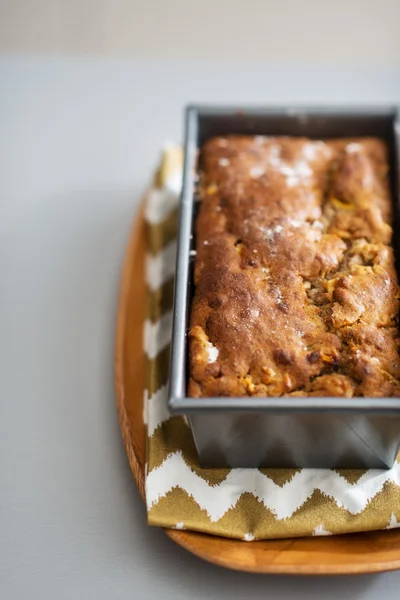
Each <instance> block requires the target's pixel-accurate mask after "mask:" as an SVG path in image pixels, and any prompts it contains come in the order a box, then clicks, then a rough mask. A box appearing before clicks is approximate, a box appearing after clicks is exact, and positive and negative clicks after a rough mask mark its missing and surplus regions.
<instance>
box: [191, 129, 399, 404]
mask: <svg viewBox="0 0 400 600" xmlns="http://www.w3.org/2000/svg"><path fill="white" fill-rule="evenodd" d="M198 194H199V199H200V204H199V212H198V217H197V220H196V256H195V273H194V278H195V286H196V289H195V295H194V299H193V303H192V307H191V317H190V331H189V371H190V373H189V375H190V379H189V386H188V393H189V395H190V396H195V397H198V396H205V397H213V396H246V395H249V396H281V395H296V396H370V397H373V396H394V395H395V396H397V395H399V393H400V385H399V379H400V357H399V351H398V329H397V316H398V311H399V303H398V298H397V295H398V284H397V274H396V271H395V267H394V256H393V249H392V247H391V236H392V227H391V224H392V202H391V198H390V190H389V184H388V156H387V148H386V146H385V144H384V143H383V142H382V141H380V140H379V139H375V138H361V139H338V140H329V141H314V140H309V139H306V138H290V137H275V138H274V137H263V136H256V137H243V136H229V137H226V138H214V139H211V140H209V141H208V142H207V143H206V144H205V145H204V146H203V148H202V151H201V156H200V181H199V190H198Z"/></svg>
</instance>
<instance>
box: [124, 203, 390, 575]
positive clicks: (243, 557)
mask: <svg viewBox="0 0 400 600" xmlns="http://www.w3.org/2000/svg"><path fill="white" fill-rule="evenodd" d="M144 233H145V224H144V218H143V205H142V207H141V209H140V211H139V213H138V216H137V219H136V223H135V225H134V227H133V231H132V235H131V239H130V242H129V246H128V249H127V254H126V257H125V264H124V269H123V275H122V283H121V290H120V298H119V307H118V321H117V338H116V356H115V384H116V395H117V406H118V414H119V420H120V425H121V431H122V436H123V440H124V444H125V448H126V452H127V455H128V459H129V464H130V467H131V470H132V473H133V476H134V478H135V480H136V483H137V486H138V488H139V491H140V494H141V496H142V498H143V499H144V467H145V460H146V447H145V428H144V424H143V411H142V403H143V389H144V356H143V336H142V330H143V318H144V311H145V291H146V290H145V283H144V257H145V236H144ZM165 533H166V534H167V535H168V536H169V537H170V538H171V539H172V540H174V541H175V542H176V543H177V544H179V545H181V546H183V547H184V548H186V549H187V550H189V552H192V553H193V554H196V555H197V556H200V557H201V558H203V559H205V560H208V561H210V562H213V563H215V564H217V565H220V566H223V567H229V568H231V569H236V570H240V571H251V572H254V573H287V574H303V575H322V574H324V575H325V574H326V575H333V574H350V573H374V572H380V571H391V570H395V569H400V530H391V531H379V532H371V533H362V534H352V535H341V536H332V537H331V536H329V537H315V538H296V539H284V540H266V541H255V542H242V541H238V540H230V539H226V538H221V537H215V536H210V535H205V534H199V533H193V532H189V531H175V530H165Z"/></svg>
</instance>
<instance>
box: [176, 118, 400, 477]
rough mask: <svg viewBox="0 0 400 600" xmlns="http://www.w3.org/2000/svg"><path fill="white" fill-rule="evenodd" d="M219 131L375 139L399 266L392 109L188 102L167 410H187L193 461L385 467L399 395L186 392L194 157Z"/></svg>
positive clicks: (398, 160) (396, 131)
mask: <svg viewBox="0 0 400 600" xmlns="http://www.w3.org/2000/svg"><path fill="white" fill-rule="evenodd" d="M228 134H260V135H262V134H264V135H291V136H308V137H310V138H330V137H357V136H378V137H380V138H383V139H384V140H385V141H386V142H387V144H388V146H389V150H390V163H391V164H390V167H391V168H390V181H391V187H392V198H393V202H394V209H395V210H394V213H395V220H394V231H395V235H394V240H393V243H394V246H395V253H396V261H397V266H399V265H400V235H399V233H400V229H399V226H400V218H399V216H400V210H399V206H400V195H399V191H400V184H399V173H400V150H399V148H400V123H399V110H398V108H396V107H376V108H375V107H374V108H370V107H368V108H366V107H351V108H342V107H341V108H326V107H323V108H304V107H290V108H289V107H288V108H244V109H243V108H240V109H239V108H212V107H189V108H188V109H187V110H186V142H185V167H184V181H183V191H182V200H181V206H180V220H179V234H178V256H177V270H176V280H175V300H174V324H173V335H172V353H171V368H170V394H169V400H168V403H169V408H170V410H171V412H172V413H175V414H180V415H185V416H186V417H187V418H188V420H189V423H190V426H191V429H192V432H193V437H194V440H195V444H196V447H197V451H198V454H199V459H200V462H201V464H202V465H203V466H207V467H224V466H227V467H261V466H262V467H317V468H319V467H323V468H327V467H331V468H332V467H342V468H388V467H391V466H392V465H393V463H394V460H395V457H396V454H397V451H398V448H399V446H400V398H326V397H324V398H254V397H253V398H252V397H245V398H233V397H229V398H226V397H224V398H188V397H187V396H186V389H187V374H188V348H187V330H188V318H189V311H190V304H191V299H192V295H193V264H192V262H193V258H192V257H191V255H190V250H191V249H193V248H194V246H195V239H194V227H193V225H194V221H195V218H196V202H195V176H196V169H197V156H198V151H199V148H200V147H201V145H202V144H203V143H204V142H205V141H206V140H207V139H208V138H210V137H213V136H216V135H228ZM398 271H399V269H398Z"/></svg>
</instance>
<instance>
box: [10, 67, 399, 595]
mask: <svg viewBox="0 0 400 600" xmlns="http://www.w3.org/2000/svg"><path fill="white" fill-rule="evenodd" d="M396 69H397V70H396ZM0 89H1V94H0V211H1V214H0V261H1V270H2V277H3V279H2V287H1V295H0V315H1V338H0V340H1V346H0V347H1V360H0V364H1V378H0V386H1V389H0V509H1V510H0V540H1V542H0V597H1V598H2V599H3V598H4V599H5V600H8V599H12V600H14V599H18V600H20V599H25V598H30V599H36V598H37V599H40V600H47V599H49V600H50V599H54V598H57V599H60V600H62V599H64V598H65V599H72V598H73V599H75V598H91V597H96V598H99V599H103V598H104V599H106V598H113V599H116V600H118V599H120V598H135V599H136V598H157V597H163V598H174V600H179V599H181V598H182V599H183V598H187V597H188V596H190V597H192V598H195V599H200V598H232V599H236V598H244V597H246V596H247V597H248V598H250V599H252V598H264V597H270V598H298V597H307V598H317V597H318V598H319V597H321V596H323V597H324V598H327V599H331V598H332V599H333V598H339V597H341V596H342V595H344V596H345V597H351V598H354V599H358V598H360V599H361V598H362V599H373V598H378V597H382V598H385V599H391V598H398V596H399V591H398V590H399V586H400V573H393V574H385V575H377V576H360V577H349V578H340V577H339V578H336V579H330V578H326V579H323V578H315V579H312V578H297V577H294V578H283V577H263V576H251V575H246V574H241V573H233V572H229V571H225V570H222V569H219V568H216V567H214V566H212V565H209V564H206V563H203V562H202V561H200V560H199V559H197V558H195V557H193V556H191V555H189V554H188V553H186V552H185V551H184V550H182V549H181V548H179V547H177V546H175V545H174V544H173V543H172V542H171V541H170V540H168V539H167V538H166V536H165V535H164V534H163V533H162V532H161V531H159V530H156V529H149V528H148V527H147V526H146V524H145V510H144V507H143V505H142V503H141V500H140V498H139V495H138V493H137V491H136V489H135V485H134V482H133V479H132V477H131V474H130V472H129V468H128V464H127V460H126V457H125V454H124V449H123V446H122V442H121V439H120V434H119V429H118V423H117V417H116V410H115V404H114V390H113V346H114V326H115V314H116V307H117V292H118V285H119V277H120V268H121V263H122V259H123V254H124V248H125V245H126V242H127V239H128V234H129V230H130V227H131V223H132V219H133V217H134V215H135V211H136V209H137V206H138V199H139V198H140V195H141V193H142V191H143V189H144V188H145V185H146V183H147V182H148V181H149V178H150V174H151V170H152V168H153V166H154V163H155V160H156V158H157V152H158V149H159V148H160V146H161V145H162V144H163V143H164V142H165V141H168V140H179V139H180V137H181V125H182V114H181V112H182V111H181V109H182V106H183V105H184V104H185V103H186V102H188V101H206V100H208V101H220V102H224V101H225V102H229V101H230V102H232V100H233V99H234V100H236V101H237V102H247V103H252V102H274V103H278V102H285V103H289V102H310V101H312V102H324V101H325V102H330V103H332V102H339V101H342V102H356V101H360V100H361V101H369V102H394V101H396V100H399V98H400V71H399V70H398V67H396V66H393V67H391V68H389V67H386V68H384V67H383V66H381V67H379V68H377V67H366V66H360V67H356V66H353V67H345V66H342V67H341V68H340V69H339V68H337V67H335V66H330V67H328V66H324V67H323V68H322V67H318V66H310V67H306V66H302V67H301V68H300V67H298V68H296V67H293V66H287V65H286V66H284V65H281V66H280V67H278V66H275V67H274V66H269V67H268V68H263V67H262V66H260V65H257V64H252V65H250V64H246V65H245V64H242V65H240V64H239V65H237V66H236V67H235V66H233V65H230V66H229V65H223V64H222V63H218V62H216V61H214V62H213V63H210V62H203V61H199V60H198V61H196V60H194V59H191V60H190V61H189V60H188V61H184V60H178V59H168V60H160V59H158V60H150V59H133V58H128V57H126V58H122V57H119V58H110V57H108V58H105V57H104V58H102V59H100V58H90V57H86V58H83V57H82V56H81V57H75V58H73V57H69V58H67V57H64V58H61V57H59V58H57V57H55V56H53V57H47V58H46V57H36V58H35V57H27V56H25V57H24V56H23V55H21V56H19V57H17V56H4V57H3V58H1V59H0Z"/></svg>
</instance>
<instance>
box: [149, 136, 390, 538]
mask: <svg viewBox="0 0 400 600" xmlns="http://www.w3.org/2000/svg"><path fill="white" fill-rule="evenodd" d="M181 179H182V151H181V149H180V148H179V147H174V146H171V147H169V148H167V149H166V150H165V152H164V155H163V159H162V162H161V166H160V168H159V170H158V173H157V176H156V178H155V181H154V184H153V187H152V189H151V190H150V191H149V194H148V199H147V207H146V227H147V240H148V255H147V259H146V260H147V266H146V269H147V271H146V277H147V288H148V304H147V316H146V322H145V335H144V339H145V352H146V365H147V366H146V368H147V372H146V382H147V383H146V386H147V389H146V391H145V406H144V414H145V422H146V424H147V431H148V443H147V476H146V502H147V511H148V522H149V524H150V525H157V526H160V527H172V528H176V529H191V530H195V531H202V532H204V533H209V534H213V535H222V536H226V537H232V538H239V539H243V540H246V541H251V540H254V539H266V538H284V537H294V536H309V535H330V534H337V533H348V532H354V531H366V530H373V529H385V528H386V529H391V528H394V527H400V462H396V463H395V465H394V467H393V468H392V469H390V470H388V471H378V470H370V471H364V470H334V471H333V470H328V469H326V470H324V469H202V468H201V467H200V466H199V462H198V458H197V454H196V449H195V446H194V443H193V439H192V435H191V431H190V429H189V427H188V425H187V423H186V421H185V419H184V418H182V417H178V416H170V415H169V413H168V409H167V381H168V366H169V365H168V363H169V343H170V338H171V326H172V311H171V308H172V291H173V276H174V268H175V253H176V241H175V236H176V224H177V203H178V196H179V191H180V185H181ZM398 460H399V459H398Z"/></svg>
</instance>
